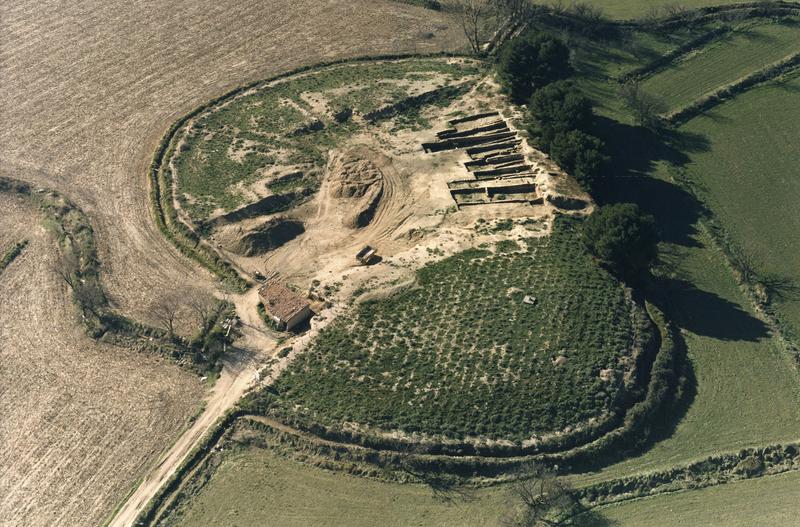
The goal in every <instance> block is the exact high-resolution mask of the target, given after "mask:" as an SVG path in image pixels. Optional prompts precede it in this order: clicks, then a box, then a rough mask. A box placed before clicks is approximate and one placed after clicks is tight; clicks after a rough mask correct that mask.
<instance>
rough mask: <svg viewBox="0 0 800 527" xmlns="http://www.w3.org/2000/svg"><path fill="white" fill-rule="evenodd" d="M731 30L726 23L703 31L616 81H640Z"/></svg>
mask: <svg viewBox="0 0 800 527" xmlns="http://www.w3.org/2000/svg"><path fill="white" fill-rule="evenodd" d="M731 31H733V27H732V26H729V25H727V24H726V25H723V26H720V27H717V28H714V29H711V30H709V31H707V32H705V33H703V34H702V35H700V36H698V37H696V38H694V39H692V40H690V41H689V42H686V43H685V44H683V45H681V46H678V47H677V48H675V49H673V50H672V51H670V52H669V53H667V54H665V55H662V56H661V57H659V58H657V59H655V60H653V61H652V62H650V63H648V64H645V65H644V66H640V67H638V68H635V69H633V70H631V71H628V72H626V73H624V74H622V75H620V76H619V77H617V81H618V82H621V83H627V82H638V81H641V80H643V79H645V78H646V77H649V76H650V75H653V74H655V73H657V72H659V71H661V70H663V69H664V68H666V67H667V66H669V65H671V64H672V63H673V62H675V61H676V60H678V59H680V58H682V57H684V56H686V55H688V54H689V53H691V52H693V51H695V50H697V49H700V48H702V47H704V46H706V45H707V44H709V43H711V42H713V41H714V40H716V39H717V38H719V37H721V36H722V35H726V34H728V33H730V32H731Z"/></svg>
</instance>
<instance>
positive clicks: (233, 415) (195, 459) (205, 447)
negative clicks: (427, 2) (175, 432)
mask: <svg viewBox="0 0 800 527" xmlns="http://www.w3.org/2000/svg"><path fill="white" fill-rule="evenodd" d="M241 415H242V414H241V412H240V411H239V410H229V411H227V412H226V413H225V414H224V415H223V416H222V417H220V418H219V420H218V421H217V423H216V424H214V426H213V427H212V428H211V430H210V431H209V432H208V433H206V435H205V436H204V437H203V439H202V440H201V441H200V442H199V443H198V444H197V445H196V446H195V447H194V448H193V449H192V450H191V452H189V454H188V455H187V456H186V459H184V460H183V462H182V463H181V464H180V466H179V467H178V468H177V470H175V472H174V473H173V474H172V476H170V477H169V479H167V481H166V482H165V483H164V484H163V485H162V486H161V487H160V488H159V489H158V492H156V494H155V495H154V496H153V497H152V498H151V499H150V501H149V502H147V505H146V506H145V508H144V509H142V511H141V512H140V513H139V515H138V516H137V517H136V520H135V521H134V522H133V525H135V526H137V527H140V526H145V525H154V524H155V523H154V522H155V521H156V520H157V519H158V517H159V516H162V515H163V514H164V513H166V512H168V511H169V509H168V508H164V506H165V504H166V503H167V499H168V498H169V497H170V495H172V493H174V492H175V491H176V490H177V489H178V488H179V487H180V485H181V483H182V481H183V480H184V478H186V476H187V475H188V474H189V473H190V472H191V471H192V470H194V468H195V467H196V466H197V465H198V464H199V463H200V462H201V461H202V460H203V459H204V458H205V457H206V456H207V455H208V453H209V452H211V450H212V449H213V448H214V446H215V445H216V444H217V443H218V442H219V440H220V439H221V438H222V436H223V435H224V434H225V433H226V432H227V431H228V430H229V429H230V427H231V425H232V424H233V423H234V421H235V420H236V419H237V418H239V417H240V416H241Z"/></svg>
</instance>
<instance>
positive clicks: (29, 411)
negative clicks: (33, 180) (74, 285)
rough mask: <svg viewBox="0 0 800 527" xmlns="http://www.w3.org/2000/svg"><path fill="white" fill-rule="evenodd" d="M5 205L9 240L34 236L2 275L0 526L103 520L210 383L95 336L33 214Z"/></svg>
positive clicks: (14, 203)
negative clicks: (56, 266) (82, 320)
mask: <svg viewBox="0 0 800 527" xmlns="http://www.w3.org/2000/svg"><path fill="white" fill-rule="evenodd" d="M0 210H3V214H2V215H0V233H3V234H2V239H3V240H5V238H6V234H7V233H15V232H17V233H18V231H21V230H24V231H25V232H24V234H25V236H26V237H27V238H28V239H29V240H30V245H29V246H28V247H27V248H26V249H25V251H23V253H22V254H21V255H20V256H19V257H18V258H17V259H16V260H15V261H14V262H12V264H11V265H10V266H9V267H8V268H7V269H6V270H5V271H4V272H3V273H2V274H0V305H2V309H0V415H2V419H0V496H2V499H0V524H2V525H48V526H49V525H98V524H99V523H101V522H102V521H103V520H104V519H105V518H106V516H107V515H108V514H109V513H110V512H111V510H112V509H113V508H114V506H115V505H116V504H117V502H118V501H119V500H120V499H121V497H122V496H124V495H125V494H126V493H127V492H128V491H129V490H130V488H131V485H132V484H133V483H134V481H135V479H136V478H137V477H139V476H140V475H141V474H142V473H143V471H144V469H145V468H146V467H147V466H148V465H149V464H150V462H151V460H152V459H153V458H154V457H155V456H156V455H158V453H159V452H161V451H162V450H163V449H164V448H165V447H166V446H167V445H168V444H169V443H170V442H171V441H172V438H173V437H175V436H176V434H177V433H178V432H179V430H180V429H181V428H183V427H184V426H185V425H186V423H187V421H188V419H189V418H190V416H191V415H192V414H193V413H194V412H195V411H196V410H197V406H198V401H199V400H200V399H201V398H202V396H203V393H204V389H203V385H201V384H200V383H199V382H198V379H197V377H196V376H193V375H190V374H188V373H186V372H184V371H183V370H181V369H179V368H178V367H177V366H175V365H172V364H170V363H168V362H165V361H163V360H159V359H157V358H155V357H150V356H146V355H143V354H140V353H136V352H133V351H127V350H124V349H121V348H117V347H112V346H107V345H103V344H99V343H97V342H95V341H93V340H91V339H89V338H88V337H87V336H86V335H85V334H84V332H83V330H82V327H81V326H80V325H79V321H78V319H77V317H78V316H79V315H78V313H77V310H76V309H75V308H74V307H73V305H72V302H71V299H70V296H69V295H70V293H69V290H68V289H67V287H66V285H65V284H64V283H63V281H62V280H61V279H60V278H59V277H58V276H57V275H55V273H53V272H52V270H51V265H52V264H53V262H54V260H55V258H56V252H55V241H54V240H53V239H52V238H51V236H50V234H49V233H48V232H47V231H45V229H44V228H43V227H41V223H40V219H41V218H40V217H39V215H38V213H36V212H34V211H33V209H32V208H31V207H30V206H29V205H28V203H27V202H24V201H22V200H21V199H12V198H10V197H9V196H7V195H0ZM14 237H15V236H14Z"/></svg>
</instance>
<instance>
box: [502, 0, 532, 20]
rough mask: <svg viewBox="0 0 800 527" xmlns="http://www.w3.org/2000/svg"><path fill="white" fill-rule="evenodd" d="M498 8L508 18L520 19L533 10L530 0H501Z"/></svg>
mask: <svg viewBox="0 0 800 527" xmlns="http://www.w3.org/2000/svg"><path fill="white" fill-rule="evenodd" d="M497 4H498V10H499V11H500V12H501V13H502V14H503V15H504V16H505V17H506V18H508V19H511V20H520V19H522V18H525V16H526V15H527V14H528V13H530V11H531V2H530V0H499V1H498V2H497Z"/></svg>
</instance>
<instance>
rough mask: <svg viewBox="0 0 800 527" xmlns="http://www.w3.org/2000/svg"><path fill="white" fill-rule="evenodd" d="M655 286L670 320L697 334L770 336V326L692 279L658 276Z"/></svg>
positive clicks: (733, 337) (749, 339) (735, 337)
mask: <svg viewBox="0 0 800 527" xmlns="http://www.w3.org/2000/svg"><path fill="white" fill-rule="evenodd" d="M654 286H655V288H656V289H657V290H659V291H664V292H665V293H666V294H665V295H663V296H664V299H663V301H662V302H656V303H657V304H661V305H659V307H660V308H661V309H662V310H663V311H664V312H665V313H667V314H668V316H669V317H670V319H671V320H672V321H673V322H674V323H675V324H677V325H678V326H680V327H681V328H684V329H687V330H689V331H691V332H692V333H695V334H697V335H701V336H705V337H712V338H715V339H719V340H738V341H747V342H757V341H759V340H761V339H763V338H765V337H767V336H768V334H769V333H768V328H767V326H766V325H765V324H764V323H763V322H762V321H761V320H759V319H757V318H755V317H753V316H752V315H751V314H750V313H748V312H747V311H744V310H743V309H742V308H741V307H739V306H738V305H737V304H734V303H732V302H729V301H728V300H725V299H724V298H721V297H719V296H717V295H715V294H713V293H709V292H708V291H702V290H700V289H698V288H697V287H695V286H694V284H692V283H691V282H688V281H686V280H682V279H678V278H667V277H659V278H655V279H654Z"/></svg>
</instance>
